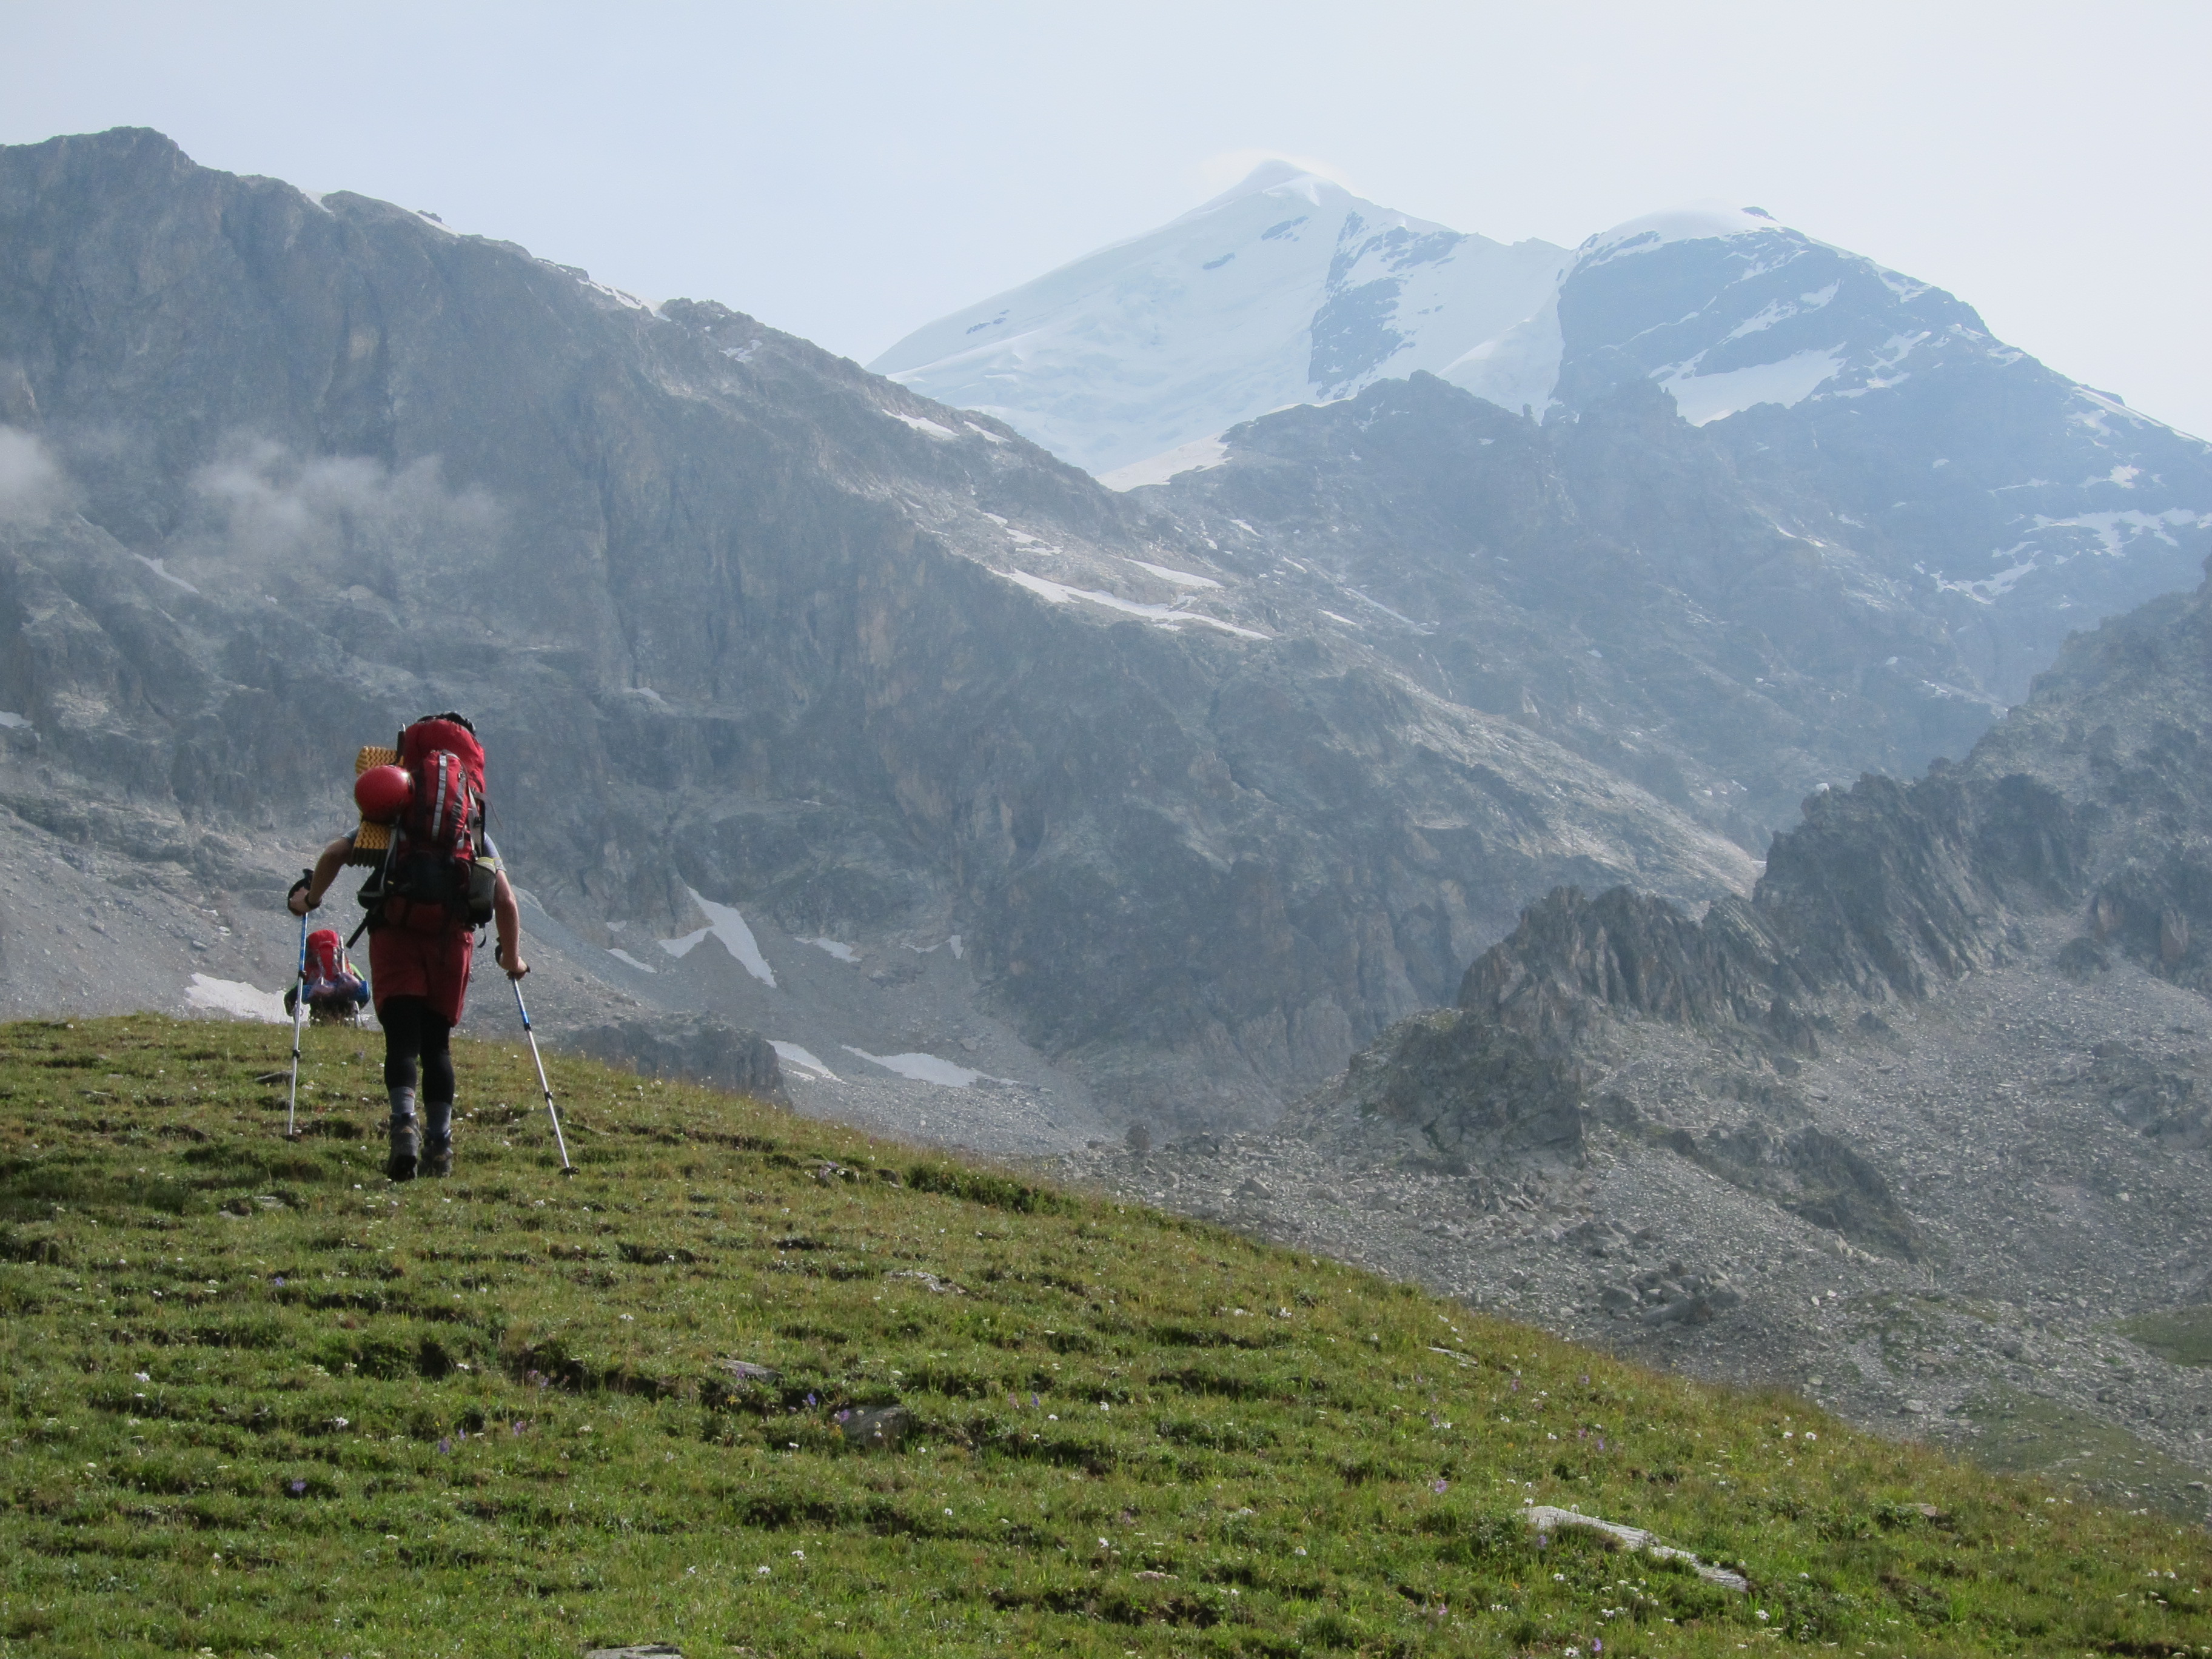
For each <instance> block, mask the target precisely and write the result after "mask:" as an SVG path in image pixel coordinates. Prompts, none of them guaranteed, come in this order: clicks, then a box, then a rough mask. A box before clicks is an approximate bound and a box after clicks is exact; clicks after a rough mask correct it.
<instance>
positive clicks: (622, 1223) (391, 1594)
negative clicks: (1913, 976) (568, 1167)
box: [0, 1017, 2212, 1659]
mask: <svg viewBox="0 0 2212 1659" xmlns="http://www.w3.org/2000/svg"><path fill="white" fill-rule="evenodd" d="M288 1035H289V1034H288V1033H287V1032H285V1031H283V1030H272V1029H270V1028H264V1027H249V1026H242V1025H228V1024H207V1023H183V1022H176V1021H171V1020H166V1019H161V1018H152V1017H139V1018H127V1019H112V1020H100V1021H89V1022H77V1023H76V1024H66V1025H64V1024H17V1025H12V1026H7V1027H4V1028H0V1256H4V1257H5V1258H6V1259H5V1261H0V1315H4V1333H5V1334H4V1339H0V1340H4V1343H5V1370H4V1389H5V1423H4V1425H3V1426H0V1434H4V1437H5V1444H6V1455H5V1461H4V1463H0V1655H5V1656H15V1655H31V1654H37V1655H41V1656H46V1655H75V1654H82V1655H99V1656H103V1659H113V1656H132V1655H142V1654H144V1655H151V1654H164V1655H167V1654H187V1655H191V1654H206V1653H213V1654H216V1655H225V1656H228V1655H233V1654H238V1655H249V1654H264V1653H265V1654H278V1655H284V1656H293V1655H351V1656H355V1659H378V1656H381V1659H401V1656H410V1659H411V1656H417V1655H429V1654H466V1655H471V1656H479V1655H483V1656H501V1655H514V1656H522V1655H530V1656H550V1655H567V1656H574V1655H580V1653H582V1652H583V1651H584V1650H586V1649H587V1648H588V1647H591V1646H595V1645H603V1644H616V1643H620V1642H631V1643H643V1642H649V1641H659V1642H665V1643H671V1644H675V1645H677V1646H678V1647H680V1648H681V1649H682V1650H683V1651H684V1653H685V1654H686V1655H688V1656H691V1659H702V1656H709V1655H730V1654H750V1655H754V1656H777V1659H794V1656H800V1655H848V1654H849V1655H868V1656H905V1655H923V1654H999V1653H1006V1654H1019V1653H1053V1654H1058V1653H1067V1654H1076V1655H1093V1654H1095V1655H1102V1656H1114V1659H1119V1656H1127V1655H1133V1654H1134V1655H1147V1656H1150V1655H1160V1656H1165V1655H1171V1654H1187V1655H1192V1656H1199V1655H1209V1656H1210V1655H1222V1656H1227V1655H1270V1656H1274V1655H1281V1656H1289V1655H1294V1654H1309V1653H1329V1652H1344V1653H1362V1654H1389V1655H1407V1656H1410V1655H1428V1654H1436V1655H1446V1654H1461V1653H1467V1654H1518V1653H1532V1654H1545V1655H1560V1656H1563V1655H1565V1654H1569V1653H1574V1654H1577V1655H1578V1656H1595V1655H1600V1654H1602V1655H1603V1656H1605V1659H1615V1656H1620V1659H1632V1656H1639V1655H1671V1654H1705V1653H1713V1654H1724V1655H1733V1654H1736V1653H1739V1652H1742V1651H1745V1650H1750V1651H1754V1652H1755V1651H1757V1650H1759V1649H1761V1648H1770V1647H1777V1646H1782V1645H1794V1644H1810V1645H1812V1646H1814V1647H1816V1648H1821V1649H1826V1648H1834V1649H1836V1650H1838V1651H1839V1652H1843V1653H1849V1654H1854V1655H1857V1654H1867V1655H1877V1654H1878V1655H1884V1656H1890V1655H1911V1656H1915V1659H1919V1656H1938V1655H1946V1654H1978V1653H1998V1652H2002V1653H2033V1654H2060V1653H2063V1654H2075V1653H2099V1654H2126V1655H2160V1654H2182V1653H2195V1652H2204V1651H2212V1646H2208V1645H2206V1644H2212V1627H2208V1626H2209V1625H2212V1621H2208V1620H2207V1619H2206V1616H2205V1614H2204V1613H2203V1609H2202V1607H2201V1603H2202V1602H2203V1601H2204V1600H2205V1599H2207V1598H2206V1596H2205V1595H2204V1586H2205V1583H2206V1576H2207V1571H2208V1566H2212V1563H2208V1559H2207V1549H2206V1542H2207V1541H2206V1538H2205V1536H2204V1535H2203V1534H2202V1533H2200V1532H2198V1531H2197V1530H2194V1529H2182V1528H2177V1527H2176V1526H2175V1525H2174V1524H2173V1523H2172V1522H2171V1521H2166V1520H2158V1519H2152V1518H2144V1517H2130V1516H2124V1515H2120V1514H2117V1513H2114V1512H2112V1511H2109V1510H2099V1509H2095V1508H2093V1507H2090V1506H2088V1505H2087V1504H2075V1503H2069V1502H2067V1501H2065V1500H2064V1499H2063V1498H2061V1497H2059V1496H2057V1494H2055V1493H2054V1492H2052V1491H2051V1489H2049V1488H2046V1487H2043V1486H2034V1485H2031V1484H2028V1483H2027V1482H2024V1481H2018V1480H2008V1479H2006V1478H2003V1477H2001V1476H1995V1475H1991V1474H1984V1473H1980V1472H1978V1471H1975V1470H1972V1469H1971V1468H1966V1466H1964V1465H1961V1464H1960V1463H1957V1462H1952V1461H1950V1460H1948V1459H1947V1458H1945V1457H1943V1456H1942V1455H1938V1454H1936V1453H1934V1452H1931V1451H1927V1450H1923V1449H1915V1448H1909V1447H1901V1446H1897V1445H1893V1444H1890V1443H1886V1442H1882V1441H1879V1440H1875V1439H1873V1438H1870V1437H1866V1436H1863V1435H1860V1434H1857V1433H1855V1432H1853V1431H1850V1430H1849V1429H1846V1428H1844V1426H1843V1425H1840V1424H1839V1423H1838V1422H1836V1421H1835V1420H1833V1419H1830V1418H1828V1417H1826V1416H1825V1415H1823V1414H1822V1413H1820V1412H1818V1411H1817V1410H1815V1409H1814V1408H1813V1407H1809V1406H1808V1405H1807V1404H1806V1403H1805V1402H1803V1401H1799V1400H1796V1399H1793V1398H1790V1397H1788V1396H1785V1395H1747V1394H1741V1393H1731V1392H1729V1391H1727V1390H1723V1389H1713V1388H1708V1387H1703V1386H1699V1385H1696V1384H1692V1383H1686V1382H1683V1381H1679V1380H1676V1379H1672V1378H1668V1377H1663V1376H1657V1375H1655V1374H1652V1373H1650V1372H1648V1371H1644V1370H1638V1369H1636V1368H1634V1367H1632V1366H1629V1365H1625V1364H1619V1363H1617V1362H1614V1361H1613V1360H1609V1359H1607V1358H1602V1357H1601V1356H1598V1355H1596V1354H1594V1353H1591V1352H1586V1351H1583V1350H1579V1349H1577V1348H1574V1347H1572V1346H1569V1345H1567V1344H1565V1343H1563V1342H1559V1341H1556V1340H1553V1339H1551V1338H1549V1337H1547V1336H1545V1335H1543V1334H1540V1333H1537V1332H1535V1331H1533V1330H1529V1329H1527V1328H1521V1327H1517V1326H1513V1325H1509V1324H1505V1323H1502V1322H1498V1321H1494V1320H1491V1319H1487V1318H1485V1317H1483V1316H1480V1315H1478V1314H1474V1313H1473V1312H1470V1311H1469V1310H1467V1309H1465V1308H1463V1307H1461V1306H1459V1305H1457V1304H1453V1303H1449V1302H1445V1301H1441V1300H1438V1299H1437V1298H1435V1297H1430V1296H1427V1295H1425V1294H1421V1293H1419V1292H1416V1291H1412V1290H1410V1289H1407V1288H1406V1287H1404V1286H1400V1285H1391V1284H1389V1283H1386V1282H1385V1281H1383V1280H1381V1279H1376V1278H1374V1277H1373V1276H1371V1275H1369V1274H1366V1273H1358V1272H1354V1271H1352V1270H1350V1269H1348V1268H1345V1267H1338V1266H1334V1265H1332V1264H1329V1263H1327V1262H1322V1261H1315V1260H1313V1259H1312V1258H1310V1257H1304V1256H1300V1255H1294V1254H1291V1253H1288V1252H1285V1251H1283V1250H1280V1249H1273V1248H1269V1247H1267V1246H1263V1245H1261V1244H1257V1243H1252V1242H1250V1241H1249V1240H1246V1239H1243V1238H1240V1237H1236V1236H1234V1235H1232V1234H1229V1233H1226V1232H1224V1231H1219V1230H1218V1229H1214V1228H1212V1227H1208V1226H1205V1225H1199V1224H1195V1223H1193V1222H1189V1221H1186V1220H1183V1219H1181V1218H1176V1217H1171V1216H1168V1215H1164V1214H1160V1213H1158V1212H1152V1211H1148V1210H1144V1209H1139V1208H1136V1207H1133V1206H1131V1207H1126V1208H1125V1207H1123V1206H1117V1205H1115V1203H1113V1202H1111V1201H1109V1200H1097V1199H1093V1198H1090V1197H1085V1196H1082V1195H1078V1194H1061V1193H1054V1192H1050V1191H1045V1190H1042V1189H1039V1188H1035V1187H1032V1186H1030V1185H1027V1184H1024V1182H1023V1181H1022V1180H1020V1179H1018V1178H1017V1177H1015V1176H1010V1175H1007V1174H1006V1173H1003V1172H997V1171H993V1170H987V1169H981V1168H978V1167H973V1166H963V1165H961V1164H954V1163H951V1162H949V1161H947V1160H945V1159H943V1158H938V1157H936V1156H934V1155H927V1154H922V1153H917V1152H914V1151H912V1150H911V1149H908V1148H902V1147H899V1146H893V1145H890V1144H889V1143H886V1142H883V1141H879V1140H872V1139H866V1138H865V1137H863V1136H860V1135H858V1134H854V1133H848V1132H846V1131H844V1130H841V1129H838V1128H835V1127H829V1126H826V1125H823V1124H818V1123H814V1122H810V1121H805V1120H802V1119H799V1118H796V1117H794V1116H792V1115H789V1114H787V1113H783V1112H780V1111H777V1110H775V1109H771V1108H769V1107H765V1106H763V1105H760V1104H757V1103H752V1102H749V1101H744V1100H740V1099H733V1098H732V1097H727V1096H723V1095H718V1094H715V1093H714V1092H712V1091H707V1090H702V1089H695V1088H690V1087H679V1086H675V1085H669V1086H660V1085H653V1084H649V1083H641V1082H640V1081H639V1080H638V1079H635V1078H632V1077H629V1076H627V1075H625V1074H623V1073H617V1072H614V1071H611V1070H608V1069H606V1068H604V1067H601V1066H594V1065H591V1064H589V1063H586V1062H581V1061H571V1060H556V1061H555V1062H553V1064H552V1073H553V1079H554V1084H555V1087H556V1091H558V1093H559V1095H560V1097H561V1100H562V1103H563V1107H564V1121H565V1123H566V1125H567V1127H568V1134H569V1140H570V1145H571V1146H572V1147H573V1148H574V1152H575V1157H576V1161H577V1164H578V1165H579V1168H580V1173H579V1175H578V1176H576V1177H574V1179H569V1180H564V1179H563V1178H562V1176H560V1174H559V1172H558V1170H557V1168H556V1161H555V1159H554V1158H553V1156H552V1147H551V1140H550V1134H549V1133H548V1131H547V1129H546V1126H545V1121H544V1113H543V1109H542V1107H541V1106H540V1105H539V1104H538V1094H537V1087H536V1082H535V1079H534V1077H533V1076H532V1073H531V1071H530V1062H529V1059H528V1056H527V1054H526V1052H523V1051H521V1050H519V1049H516V1048H512V1047H507V1046H501V1045H489V1044H476V1043H471V1044H463V1045H457V1049H456V1056H457V1060H458V1061H459V1066H460V1072H461V1078H462V1109H463V1112H464V1114H465V1115H464V1116H463V1118H462V1120H461V1121H460V1125H459V1137H458V1161H457V1164H456V1168H455V1171H454V1174H453V1176H452V1177H451V1178H450V1179H448V1180H445V1181H427V1180H426V1181H420V1182H414V1183H412V1184H410V1185H407V1186H402V1187H395V1186H393V1185H392V1184H391V1183H389V1182H386V1181H385V1180H384V1178H383V1176H382V1175H381V1174H380V1165H381V1158H382V1147H381V1145H380V1127H381V1122H380V1120H381V1117H382V1093H381V1089H380V1085H379V1080H378V1073H377V1069H376V1062H377V1057H378V1048H379V1045H378V1042H377V1040H376V1038H375V1036H374V1034H373V1033H354V1032H350V1031H343V1030H323V1031H311V1032H310V1033H309V1034H308V1038H307V1054H308V1058H307V1065H306V1067H305V1070H304V1073H303V1078H304V1085H303V1088H302V1091H301V1098H302V1107H303V1116H302V1121H303V1127H305V1129H306V1133H305V1135H304V1136H303V1138H302V1139H300V1140H298V1141H296V1142H287V1141H285V1140H284V1139H283V1138H282V1136H281V1133H280V1132H281V1130H282V1127H283V1085H282V1084H281V1082H280V1083H277V1084H274V1085H271V1084H269V1083H266V1082H257V1081H256V1078H257V1075H258V1074H264V1073H270V1072H273V1071H276V1070H277V1069H278V1068H280V1067H281V1066H283V1063H284V1057H285V1054H286V1053H287V1040H288ZM730 1360H743V1361H747V1362H750V1363H751V1364H756V1365H763V1366H767V1367H769V1368H772V1369H773V1370H775V1372H776V1373H777V1375H776V1376H775V1378H774V1379H773V1380H761V1379H754V1380H751V1381H745V1380H743V1379H741V1378H739V1377H738V1376H734V1375H733V1374H732V1372H731V1371H730V1370H729V1369H728V1368H727V1366H726V1364H725V1362H726V1361H730ZM894 1403H896V1404H901V1405H903V1406H904V1407H906V1408H907V1409H908V1411H910V1412H911V1413H913V1416H914V1419H915V1422H916V1424H917V1425H918V1426H917V1429H916V1431H915V1433H914V1434H913V1435H912V1436H911V1437H909V1438H908V1440H907V1441H906V1443H904V1444H903V1446H902V1447H900V1448H898V1449H895V1450H884V1449H874V1450H863V1449H858V1448H855V1447H850V1446H848V1445H847V1444H846V1443H845V1442H844V1438H843V1436H842V1431H841V1429H840V1425H839V1419H838V1416H837V1413H840V1412H843V1411H849V1410H853V1409H866V1408H872V1407H880V1406H888V1405H891V1404H894ZM1532 1501H1533V1502H1534V1503H1540V1504H1560V1505H1565V1506H1568V1507H1572V1508H1576V1509H1578V1510H1583V1511H1585V1512H1587V1513H1590V1514H1595V1515H1601V1516H1606V1517H1608V1518H1610V1519H1613V1520H1618V1521H1622V1522H1630V1523H1632V1524H1634V1525H1637V1526H1641V1527H1645V1528H1650V1529H1651V1530H1653V1531H1654V1532H1656V1534H1658V1535H1659V1536H1660V1537H1661V1538H1662V1540H1663V1541H1667V1542H1668V1543H1671V1544H1674V1545H1676V1546H1679V1547H1682V1548H1685V1549H1689V1550H1692V1551H1695V1552H1697V1553H1699V1555H1700V1556H1701V1557H1703V1558H1704V1559H1706V1560H1707V1561H1710V1562H1716V1563H1722V1564H1726V1565H1731V1566H1734V1567H1736V1568H1738V1569H1740V1570H1741V1571H1742V1572H1744V1573H1745V1574H1747V1576H1748V1577H1749V1578H1750V1580H1751V1583H1752V1593H1751V1594H1750V1595H1736V1594H1733V1593H1731V1592H1729V1591H1728V1590H1725V1589H1720V1588H1717V1587H1715V1586H1713V1585H1711V1584H1709V1583H1705V1582H1703V1581H1701V1580H1700V1579H1699V1578H1698V1577H1695V1576H1693V1575H1692V1574H1691V1573H1690V1572H1689V1571H1686V1570H1685V1569H1683V1568H1682V1567H1681V1566H1680V1565H1679V1564H1666V1563H1662V1562H1660V1561H1657V1560H1655V1559H1652V1558H1650V1557H1649V1556H1645V1555H1640V1554H1629V1553H1614V1552H1611V1551H1608V1550H1607V1549H1606V1548H1604V1547H1601V1544H1600V1542H1599V1541H1597V1540H1595V1539H1594V1538H1592V1537H1590V1536H1589V1535H1588V1534H1580V1533H1577V1532H1572V1531H1569V1532H1564V1533H1561V1534H1556V1535H1553V1536H1550V1537H1548V1538H1540V1537H1539V1536H1538V1535H1536V1534H1534V1533H1533V1532H1532V1531H1531V1529H1530V1528H1528V1527H1527V1526H1526V1525H1524V1524H1523V1523H1522V1520H1521V1518H1520V1516H1521V1511H1522V1508H1523V1505H1524V1504H1527V1503H1528V1502H1532Z"/></svg>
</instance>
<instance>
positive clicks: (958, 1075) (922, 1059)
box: [817, 1042, 1006, 1089]
mask: <svg viewBox="0 0 2212 1659" xmlns="http://www.w3.org/2000/svg"><path fill="white" fill-rule="evenodd" d="M843 1046H844V1049H845V1052H846V1053H847V1054H858V1055H859V1056H860V1058H861V1059H862V1060H866V1061H868V1062H869V1063H870V1064H871V1065H875V1066H882V1067H883V1068H884V1070H885V1071H886V1072H890V1073H896V1075H898V1076H900V1077H902V1078H905V1079H907V1080H908V1081H909V1082H912V1083H938V1084H942V1085H944V1086H945V1087H946V1088H948V1089H965V1088H968V1087H969V1086H970V1085H973V1084H975V1083H976V1082H978V1081H980V1080H981V1079H982V1078H983V1077H984V1073H981V1072H977V1071H971V1070H970V1069H969V1067H967V1066H956V1065H954V1064H953V1063H952V1062H951V1060H939V1058H938V1057H937V1056H936V1055H935V1054H870V1053H869V1052H868V1051H867V1050H866V1048H854V1046H853V1045H852V1044H851V1043H849V1042H848V1043H846V1044H845V1045H843ZM817 1064H819V1062H818V1061H817ZM990 1081H992V1082H994V1083H1003V1082H1005V1081H1006V1079H1004V1078H992V1079H990Z"/></svg>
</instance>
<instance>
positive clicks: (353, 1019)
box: [284, 927, 368, 1025]
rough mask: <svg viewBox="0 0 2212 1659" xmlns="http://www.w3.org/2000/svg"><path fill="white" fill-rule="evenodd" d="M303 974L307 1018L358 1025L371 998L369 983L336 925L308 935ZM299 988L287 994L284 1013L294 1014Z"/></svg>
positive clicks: (315, 1020)
mask: <svg viewBox="0 0 2212 1659" xmlns="http://www.w3.org/2000/svg"><path fill="white" fill-rule="evenodd" d="M300 977H301V980H302V981H305V983H306V986H307V1018H308V1019H309V1020H310V1021H312V1022H313V1024H317V1025H358V1024H360V1023H361V1010H362V1004H364V1003H366V1002H367V1001H368V981H365V980H364V979H362V976H361V975H360V973H359V972H358V971H357V970H356V969H355V967H354V965H353V958H352V957H349V956H348V955H347V954H346V948H345V946H344V945H343V944H341V943H340V942H339V939H338V930H337V928H335V927H318V928H316V929H315V931H314V932H313V933H310V934H308V935H307V951H306V953H305V961H304V962H303V963H302V967H301V975H300ZM300 988H301V987H299V986H297V985H295V986H292V987H289V989H288V990H286V992H285V993H284V1012H286V1013H288V1014H289V1013H291V1012H293V1005H294V1004H295V1003H296V1002H297V1001H298V1000H299V999H300Z"/></svg>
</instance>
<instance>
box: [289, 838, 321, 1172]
mask: <svg viewBox="0 0 2212 1659" xmlns="http://www.w3.org/2000/svg"><path fill="white" fill-rule="evenodd" d="M314 879H315V872H313V871H312V870H302V871H301V872H300V887H295V888H294V889H293V890H292V891H293V892H295V893H296V892H298V891H299V890H300V889H301V888H302V887H312V886H313V884H314ZM286 897H287V899H288V900H289V897H290V895H289V894H288V895H286ZM310 908H313V907H310ZM307 915H308V912H307V910H302V911H301V912H300V965H299V972H298V973H297V975H295V977H294V979H293V981H292V1091H291V1093H290V1095H289V1097H287V1098H286V1100H285V1102H284V1139H287V1140H297V1139H299V1138H300V1134H299V1130H298V1129H297V1128H296V1127H295V1125H296V1124H297V1122H298V1121H299V1115H300V1022H301V1018H303V1017H304V1016H305V1015H306V1013H307Z"/></svg>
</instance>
